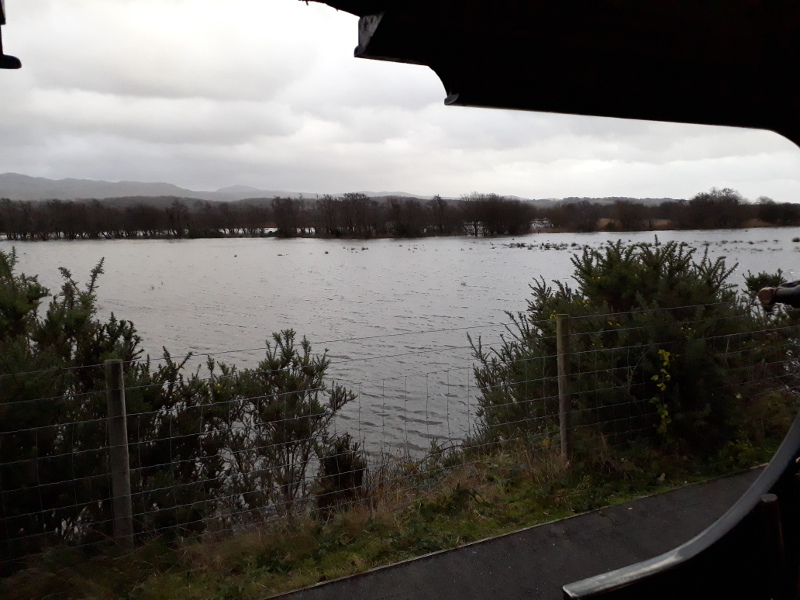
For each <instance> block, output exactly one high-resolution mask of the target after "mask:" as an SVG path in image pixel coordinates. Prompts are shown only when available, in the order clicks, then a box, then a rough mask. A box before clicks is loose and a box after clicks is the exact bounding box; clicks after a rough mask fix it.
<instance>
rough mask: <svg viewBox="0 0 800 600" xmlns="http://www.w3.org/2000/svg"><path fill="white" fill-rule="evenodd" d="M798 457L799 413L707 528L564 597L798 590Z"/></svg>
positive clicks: (569, 588) (570, 588)
mask: <svg viewBox="0 0 800 600" xmlns="http://www.w3.org/2000/svg"><path fill="white" fill-rule="evenodd" d="M798 457H800V415H798V417H797V418H796V419H795V421H794V424H793V425H792V427H791V429H790V430H789V433H788V434H787V435H786V437H785V438H784V440H783V443H782V444H781V446H780V448H779V449H778V451H777V452H776V454H775V456H774V457H773V458H772V460H771V461H770V463H769V465H768V466H767V467H766V468H765V469H764V471H763V472H762V473H761V475H760V476H759V478H758V479H757V480H756V481H755V482H753V484H752V486H750V488H749V489H748V491H747V492H745V494H744V495H743V496H742V497H741V498H740V499H739V500H738V501H737V502H736V504H734V505H733V506H732V507H731V508H730V510H728V512H726V513H725V514H724V515H723V516H722V517H720V519H719V520H717V521H716V522H715V523H714V524H713V525H711V526H710V527H709V528H708V529H706V530H705V531H703V532H702V533H700V534H699V535H697V536H696V537H695V538H693V539H691V540H689V541H688V542H686V543H685V544H683V545H681V546H678V547H677V548H675V549H674V550H672V551H670V552H667V553H665V554H662V555H661V556H657V557H655V558H652V559H650V560H646V561H644V562H641V563H638V564H635V565H631V566H629V567H625V568H622V569H618V570H616V571H611V572H609V573H604V574H602V575H597V576H596V577H591V578H589V579H584V580H582V581H578V582H575V583H571V584H569V585H566V586H564V588H563V589H564V598H567V599H581V600H587V599H589V598H591V599H600V598H603V599H608V600H622V599H628V598H648V600H649V599H653V598H655V599H658V598H665V599H666V598H671V599H674V598H681V599H682V600H683V599H692V598H751V599H758V598H764V599H766V598H792V597H794V596H793V594H794V589H795V587H796V582H797V575H798V560H799V559H800V485H798V481H797V472H798V465H797V462H798ZM768 494H771V495H772V496H766V495H768Z"/></svg>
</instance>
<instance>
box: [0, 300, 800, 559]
mask: <svg viewBox="0 0 800 600" xmlns="http://www.w3.org/2000/svg"><path fill="white" fill-rule="evenodd" d="M784 317H785V316H784ZM711 321H715V322H714V323H713V325H714V327H713V328H710V327H709V323H710V322H711ZM556 322H560V323H561V327H556ZM797 338H798V336H797V325H795V322H794V320H793V319H791V318H771V319H770V318H766V317H764V318H761V317H759V318H755V317H753V315H752V314H749V313H748V312H747V311H740V313H739V314H736V315H733V316H731V315H723V314H722V313H720V314H717V313H716V312H715V311H714V310H713V307H708V306H702V307H699V306H698V307H683V309H681V310H677V309H671V310H653V311H639V312H638V313H636V314H633V313H627V314H625V315H620V314H606V315H587V316H585V317H573V318H570V319H559V318H557V316H556V315H553V319H551V320H548V321H535V322H534V321H523V322H518V323H516V324H515V326H514V327H509V328H508V331H507V334H506V336H505V338H504V342H503V344H502V345H501V346H495V347H494V348H491V349H487V348H483V347H482V346H481V344H480V341H479V340H474V341H473V342H472V343H473V345H474V348H475V359H474V364H472V365H464V366H463V367H461V368H458V369H450V370H439V371H435V372H432V373H405V374H399V375H398V376H397V377H394V378H391V379H381V380H378V381H371V382H370V381H364V382H361V383H359V384H358V385H355V386H351V387H349V388H344V387H342V386H341V385H338V384H334V383H331V382H329V381H326V380H325V378H324V376H325V370H326V368H327V366H328V364H327V362H326V359H324V358H320V357H318V356H314V355H313V354H311V353H310V351H309V349H308V348H306V347H305V346H303V345H293V344H292V340H289V339H284V340H283V341H284V342H285V343H284V345H282V346H279V347H276V348H273V349H272V351H273V354H272V356H271V359H272V360H267V361H265V362H264V363H262V364H260V365H259V367H258V368H255V369H245V370H241V371H239V370H236V369H235V368H233V367H229V366H225V365H213V364H212V365H211V366H210V367H209V371H208V373H207V374H205V375H203V376H200V375H199V372H194V373H186V372H184V370H183V369H182V364H181V363H177V362H173V361H171V360H168V361H165V362H163V363H161V364H158V365H157V366H156V367H154V366H153V365H151V364H150V363H149V362H129V363H125V364H124V382H123V384H122V385H120V386H118V387H120V388H122V391H121V392H120V393H119V398H118V399H120V400H121V401H123V402H124V410H125V415H126V416H125V418H124V421H125V425H126V428H127V431H126V432H125V434H124V435H125V437H124V439H123V440H122V441H119V440H115V439H114V433H113V431H112V429H113V424H112V421H113V415H110V414H109V407H110V406H111V402H112V400H113V399H114V398H116V396H115V395H114V394H115V391H114V390H115V383H114V381H113V380H109V375H108V374H107V372H106V370H104V366H103V365H89V366H81V367H76V368H71V369H47V368H45V369H41V370H39V371H36V372H19V373H14V372H5V373H0V399H2V404H0V511H2V513H1V515H2V525H0V538H1V539H0V551H1V552H2V559H3V560H5V561H9V560H15V559H16V558H19V557H21V556H24V555H26V554H29V553H32V552H36V551H38V550H40V549H41V548H43V547H45V546H46V545H48V544H53V543H69V544H74V545H87V544H94V543H98V542H103V541H106V540H110V539H114V538H117V539H118V538H119V537H120V535H121V534H120V532H119V530H118V529H117V528H116V527H115V522H116V523H118V522H119V519H120V518H125V519H127V520H128V527H129V532H130V537H131V539H132V540H134V541H140V540H143V539H147V538H149V537H152V536H156V535H161V536H168V537H173V536H190V535H198V534H212V533H221V532H230V531H238V530H241V529H244V528H247V527H252V526H253V525H255V524H262V523H266V522H275V521H281V520H284V519H286V518H288V517H290V516H293V515H298V514H309V513H311V514H313V515H315V516H316V517H318V518H322V519H325V518H327V517H328V516H330V515H331V514H333V513H334V512H335V511H337V510H340V509H341V508H342V507H346V506H350V505H353V504H358V503H367V504H369V503H371V502H372V503H374V502H375V501H376V498H377V497H380V498H381V499H382V501H385V502H390V503H391V502H394V503H403V502H409V501H410V499H411V498H413V497H414V494H416V493H418V492H419V491H420V490H422V489H425V487H426V486H435V485H436V482H437V481H438V480H439V478H440V477H441V476H442V474H443V473H447V472H449V471H452V470H453V469H457V468H464V466H465V465H470V464H477V463H480V462H482V461H483V462H485V461H489V460H492V458H491V457H492V455H493V454H492V453H493V452H494V451H495V450H497V449H498V448H501V447H504V446H508V445H513V444H521V445H524V446H525V447H526V448H529V449H532V451H540V452H556V453H559V454H563V456H564V458H565V460H570V459H572V458H573V457H575V456H579V455H580V454H581V453H585V452H591V451H593V449H596V448H597V446H598V445H599V444H600V445H602V446H603V448H605V449H606V451H611V452H613V451H614V449H616V448H624V447H625V446H626V445H629V444H631V443H638V442H640V441H647V440H650V441H652V440H655V441H659V440H662V441H663V440H665V439H669V438H670V437H672V438H675V437H680V439H681V440H682V441H683V442H685V443H686V444H687V447H692V444H700V443H701V442H703V441H704V439H705V438H706V437H709V436H714V435H723V432H722V430H723V429H724V426H725V425H726V423H728V422H729V421H730V420H729V419H728V416H729V415H730V414H731V413H734V412H737V411H738V412H741V411H743V410H746V406H747V404H748V402H750V401H751V400H752V399H753V398H754V397H756V396H763V395H764V394H770V393H772V394H775V393H778V394H790V395H793V394H794V391H795V388H796V387H797V384H798V381H797V372H798V369H797V367H798V362H797V360H798V347H797ZM367 400H369V401H367ZM365 406H369V407H370V410H369V411H366V410H364V407H365ZM376 406H379V407H380V410H377V411H376V410H375V407H376ZM390 413H393V414H394V416H395V417H396V418H393V419H389V421H388V422H390V423H392V425H390V426H389V428H387V425H386V424H387V415H389V414H390ZM397 419H399V420H400V422H402V423H403V427H402V428H398V427H397V426H396V425H395V423H397ZM398 429H401V430H398ZM117 435H118V434H117ZM693 436H694V438H697V437H698V436H699V437H700V438H703V439H694V438H693ZM412 440H413V441H412ZM420 440H422V441H423V443H420ZM425 443H427V445H425ZM119 449H123V450H124V451H125V458H126V460H127V466H126V468H121V467H120V465H119V464H118V463H119V460H120V459H118V458H115V456H114V455H115V450H119ZM609 449H610V450H609ZM120 473H123V474H124V477H125V478H127V486H128V488H127V489H128V490H129V491H120V490H121V489H124V488H120V487H118V485H117V483H116V482H117V480H118V479H119V478H120V477H121V475H120ZM120 495H125V496H127V502H128V504H129V507H130V508H129V511H128V513H127V514H126V515H123V516H121V515H120V514H119V510H120V509H119V507H118V502H117V500H119V498H120Z"/></svg>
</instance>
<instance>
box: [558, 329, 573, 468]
mask: <svg viewBox="0 0 800 600" xmlns="http://www.w3.org/2000/svg"><path fill="white" fill-rule="evenodd" d="M556 353H557V356H556V362H557V365H558V424H559V428H560V430H561V455H562V456H563V457H564V458H565V459H567V460H569V459H570V458H571V457H572V406H571V398H570V394H569V316H567V315H556Z"/></svg>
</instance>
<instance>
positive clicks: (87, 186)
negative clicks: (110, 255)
mask: <svg viewBox="0 0 800 600" xmlns="http://www.w3.org/2000/svg"><path fill="white" fill-rule="evenodd" d="M358 193H361V194H365V195H366V196H369V197H370V198H375V199H376V200H379V201H385V200H386V199H387V198H418V199H421V200H427V199H430V198H432V197H433V194H431V195H430V196H427V197H423V198H420V197H419V196H415V195H413V194H408V193H406V192H369V191H361V192H358ZM333 195H339V194H333ZM276 196H278V197H281V198H306V199H309V200H315V199H317V198H319V197H321V196H322V194H317V193H301V192H288V191H285V190H264V189H259V188H255V187H251V186H246V185H232V186H228V187H224V188H220V189H218V190H216V191H196V190H189V189H186V188H182V187H179V186H177V185H173V184H171V183H145V182H138V181H95V180H93V179H47V178H45V177H30V176H28V175H21V174H19V173H2V174H0V198H9V199H11V200H103V201H105V202H106V203H108V204H113V205H116V206H123V207H124V206H130V205H132V204H142V203H144V204H153V205H158V206H163V205H165V204H167V205H168V204H170V203H171V202H172V201H173V200H175V199H181V200H182V201H183V202H185V203H187V204H189V205H190V206H191V205H194V204H195V203H196V202H197V201H200V200H210V201H213V202H241V201H247V202H253V203H262V202H265V201H267V200H272V199H273V198H275V197H276ZM507 197H508V198H513V199H515V200H522V201H524V202H533V203H534V204H535V205H536V206H539V207H542V208H546V207H549V206H552V205H553V204H557V203H560V202H566V203H572V202H584V201H588V202H592V203H599V204H610V203H613V202H615V201H617V200H627V201H630V202H638V203H640V204H647V205H653V204H661V203H662V202H666V201H667V200H673V199H672V198H623V197H607V198H577V197H569V198H563V199H556V198H544V199H534V200H530V199H527V198H520V197H519V196H507ZM148 199H149V200H148ZM446 199H447V200H455V198H446Z"/></svg>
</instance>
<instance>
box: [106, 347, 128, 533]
mask: <svg viewBox="0 0 800 600" xmlns="http://www.w3.org/2000/svg"><path fill="white" fill-rule="evenodd" d="M105 371H106V400H107V402H108V445H109V449H110V454H111V489H112V506H113V509H114V539H115V540H116V541H117V543H119V544H121V545H123V546H127V547H130V546H133V510H132V507H131V467H130V460H129V458H128V424H127V415H126V411H125V382H124V379H123V374H122V361H121V360H107V361H106V362H105Z"/></svg>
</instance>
